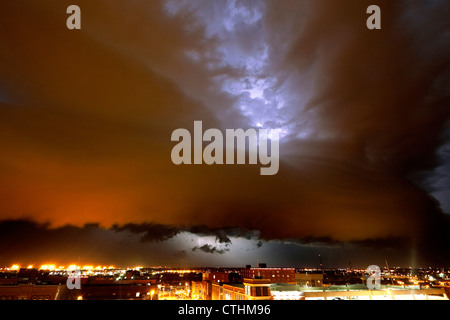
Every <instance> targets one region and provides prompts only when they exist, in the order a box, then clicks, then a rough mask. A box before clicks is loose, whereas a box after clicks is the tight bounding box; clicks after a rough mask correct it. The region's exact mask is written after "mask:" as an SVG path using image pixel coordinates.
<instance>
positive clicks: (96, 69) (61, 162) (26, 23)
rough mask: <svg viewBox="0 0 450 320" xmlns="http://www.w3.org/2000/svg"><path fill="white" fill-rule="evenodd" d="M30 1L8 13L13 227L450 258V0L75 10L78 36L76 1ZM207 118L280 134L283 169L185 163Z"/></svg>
mask: <svg viewBox="0 0 450 320" xmlns="http://www.w3.org/2000/svg"><path fill="white" fill-rule="evenodd" d="M24 3H25V2H17V1H2V2H1V4H0V21H2V26H1V28H0V47H1V48H2V50H0V146H1V150H2V153H1V156H0V172H1V175H0V200H1V206H0V219H1V220H5V219H20V218H29V217H30V218H32V219H33V220H36V221H39V222H47V221H49V224H50V226H51V227H54V228H56V229H51V228H49V226H48V225H42V226H41V227H39V228H37V229H40V230H59V229H58V228H59V227H61V228H69V229H67V230H68V233H67V234H69V235H70V234H74V237H75V235H76V233H77V232H79V231H80V230H83V232H82V234H80V235H79V236H80V237H86V234H85V233H84V230H91V231H92V232H94V233H96V232H97V233H98V234H99V235H100V234H101V235H102V236H103V237H106V238H107V237H110V236H111V235H116V236H118V237H119V238H120V239H122V238H121V236H123V235H125V234H131V235H136V236H138V237H139V239H140V240H141V241H142V242H141V246H144V245H146V244H151V243H152V242H161V241H164V242H166V241H168V240H171V239H173V238H174V237H176V236H178V235H180V234H181V233H183V232H190V233H192V234H194V235H199V236H207V237H209V236H212V237H215V239H216V243H217V244H219V245H225V246H226V245H230V244H231V243H232V241H233V240H232V239H233V238H242V239H259V240H260V241H263V242H264V243H265V242H268V241H270V240H277V239H281V240H289V241H295V242H296V243H298V244H312V245H313V244H315V245H317V244H326V245H330V246H339V244H340V243H351V244H354V245H356V246H358V245H359V246H361V247H364V246H371V245H377V246H382V247H383V246H384V247H386V246H388V247H389V246H395V245H398V246H399V247H402V248H403V247H404V246H408V245H410V247H411V248H415V249H414V250H418V251H419V252H420V254H423V255H428V256H431V258H433V254H431V252H433V253H434V258H439V259H440V260H442V261H445V259H447V260H450V258H449V257H448V254H447V253H446V252H447V250H446V248H448V245H450V244H449V237H448V236H447V234H448V232H446V231H445V230H448V226H449V223H448V217H447V216H446V215H444V214H443V212H442V210H441V208H444V209H445V208H448V205H446V203H448V201H447V202H446V200H447V199H448V198H449V193H448V190H450V184H449V181H450V180H449V178H448V177H449V176H448V170H446V168H448V165H449V158H448V156H447V153H446V151H445V150H446V147H445V146H448V143H449V142H448V141H449V137H448V134H447V135H446V134H445V133H446V128H447V130H448V124H449V123H450V122H449V121H450V108H449V107H448V105H449V103H450V92H449V88H450V86H449V78H450V74H449V72H450V71H449V70H450V66H449V58H448V57H450V46H449V43H450V41H449V30H450V20H449V19H448V16H449V14H450V12H449V10H450V6H449V4H448V1H424V0H412V1H409V0H408V1H350V0H345V1H331V0H330V1H328V0H317V1H316V0H312V1H289V0H286V1H282V2H280V1H257V2H252V1H245V2H244V1H233V0H227V1H225V0H223V1H200V0H199V1H134V2H132V3H130V2H129V1H78V3H77V4H78V5H79V6H80V7H81V8H82V25H83V28H82V30H81V31H75V32H71V31H68V30H67V29H66V28H65V20H66V18H67V15H66V14H65V12H66V8H67V6H68V5H69V4H72V3H69V2H68V1H58V2H49V1H32V0H30V1H26V4H24ZM372 4H378V5H379V6H380V7H381V8H382V28H383V29H382V30H380V31H369V30H367V28H366V19H367V14H366V8H367V7H368V6H369V5H372ZM36 26H39V27H36ZM194 120H203V122H204V126H205V127H214V128H238V127H255V126H257V125H258V124H259V125H262V126H264V127H268V128H280V129H282V130H283V131H282V132H283V138H282V143H281V149H280V152H281V164H280V172H279V174H278V175H277V176H274V177H261V176H259V174H258V170H257V168H254V167H251V166H226V167H217V166H213V167H206V166H196V167H189V166H186V167H183V166H181V167H176V166H174V165H173V164H172V163H171V161H170V151H171V148H172V147H173V144H172V143H171V141H170V136H171V133H172V131H173V130H175V129H177V128H187V129H189V130H192V124H193V121H194ZM447 133H448V131H447ZM430 195H432V196H433V197H435V198H432V197H430ZM92 222H93V223H97V224H98V226H95V225H91V227H83V226H84V225H85V224H86V223H92ZM67 224H71V225H76V226H79V227H65V226H66V225H67ZM23 228H25V226H24V227H23ZM77 228H79V229H77ZM20 230H22V231H21V232H22V233H26V232H27V231H26V228H25V229H20ZM4 232H6V229H5V230H4ZM51 232H56V231H48V232H47V231H45V232H44V234H48V233H51ZM40 237H41V235H40V234H37V235H36V238H40ZM59 237H63V238H64V235H63V234H62V233H54V238H55V239H56V238H59ZM99 237H100V236H99ZM100 238H101V237H100ZM8 239H9V238H5V241H7V243H10V240H8ZM42 239H49V238H47V237H45V236H42ZM108 239H109V238H108ZM292 239H294V240H292ZM396 239H398V241H397V240H396ZM42 241H44V240H42ZM45 241H47V240H45ZM124 241H125V240H124ZM263 242H261V243H263ZM68 245H69V244H68ZM201 248H203V249H201ZM221 248H222V247H217V248H216V247H214V246H213V245H212V244H208V245H198V246H197V249H196V250H195V251H197V252H199V251H200V252H206V251H208V250H209V251H213V252H214V250H216V251H215V252H216V253H220V252H217V250H219V251H220V250H223V249H221ZM205 250H206V251H205ZM438 252H441V254H439V255H438V254H437V253H438Z"/></svg>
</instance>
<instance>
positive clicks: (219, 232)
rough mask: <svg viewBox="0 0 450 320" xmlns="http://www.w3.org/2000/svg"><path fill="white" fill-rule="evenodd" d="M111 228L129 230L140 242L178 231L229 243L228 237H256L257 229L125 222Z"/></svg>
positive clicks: (167, 235) (166, 238)
mask: <svg viewBox="0 0 450 320" xmlns="http://www.w3.org/2000/svg"><path fill="white" fill-rule="evenodd" d="M111 229H112V230H114V231H116V232H124V231H127V232H130V233H133V234H137V235H139V236H140V239H141V241H142V242H153V241H165V240H168V239H171V238H173V237H175V236H176V235H178V234H180V233H183V232H184V233H190V234H194V235H197V236H200V237H207V236H213V237H215V238H216V242H217V243H221V244H231V239H230V238H229V237H236V238H244V239H248V240H250V239H252V238H256V237H258V231H250V230H246V229H243V228H227V227H221V228H211V227H208V226H205V225H201V226H190V227H186V226H169V225H162V224H153V223H142V224H135V223H127V224H125V225H117V224H116V225H113V226H112V227H111Z"/></svg>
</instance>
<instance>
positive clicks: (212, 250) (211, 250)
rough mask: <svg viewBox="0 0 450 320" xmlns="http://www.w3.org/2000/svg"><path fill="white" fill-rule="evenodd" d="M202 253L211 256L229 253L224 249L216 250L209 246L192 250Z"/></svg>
mask: <svg viewBox="0 0 450 320" xmlns="http://www.w3.org/2000/svg"><path fill="white" fill-rule="evenodd" d="M197 250H200V251H203V252H205V253H211V254H216V253H217V254H224V253H225V252H227V251H229V249H227V248H225V249H218V248H216V247H214V246H212V245H210V244H205V245H203V246H201V247H194V248H192V251H197Z"/></svg>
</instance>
